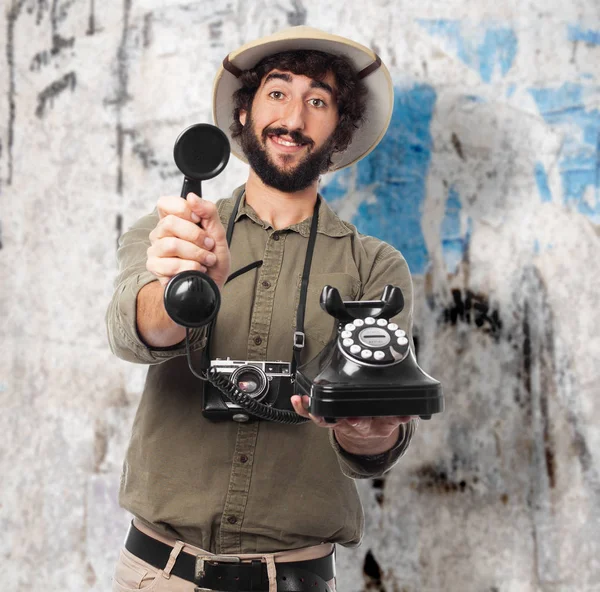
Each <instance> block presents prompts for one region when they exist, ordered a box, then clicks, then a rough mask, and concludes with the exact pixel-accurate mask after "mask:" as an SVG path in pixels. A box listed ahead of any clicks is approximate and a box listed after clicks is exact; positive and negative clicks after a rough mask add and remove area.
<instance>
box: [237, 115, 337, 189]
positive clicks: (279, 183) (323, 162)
mask: <svg viewBox="0 0 600 592" xmlns="http://www.w3.org/2000/svg"><path fill="white" fill-rule="evenodd" d="M283 135H286V136H288V137H290V138H292V140H293V141H294V142H295V143H296V144H306V145H308V154H307V155H306V156H305V157H304V158H303V159H302V160H301V161H300V162H299V163H298V164H297V165H296V166H295V167H294V168H292V169H289V170H284V169H281V168H279V167H278V166H277V165H276V164H275V163H274V162H273V161H272V160H271V158H270V157H269V154H268V153H267V149H266V143H267V141H268V137H269V136H283ZM240 140H241V142H240V143H241V146H242V150H243V151H244V154H245V156H246V158H247V159H248V163H249V164H250V166H251V167H252V169H253V170H254V172H255V173H256V174H257V175H258V177H259V178H260V180H261V181H262V182H263V183H264V184H265V185H268V186H269V187H273V188H274V189H277V190H278V191H283V192H285V193H294V192H296V191H302V190H303V189H306V188H307V187H309V186H310V185H312V184H313V183H314V182H315V181H316V180H317V179H318V178H319V176H320V175H321V174H322V173H325V172H327V170H328V168H329V165H330V160H329V159H330V157H331V155H332V154H333V152H334V142H333V136H331V137H330V138H329V139H328V140H327V141H326V142H325V144H323V146H322V147H321V148H320V149H319V150H317V151H315V152H311V147H312V146H314V142H313V141H312V140H311V139H310V138H308V137H306V136H304V135H302V134H301V133H300V132H298V131H293V132H290V131H288V130H286V129H285V128H281V127H267V128H265V129H264V130H263V132H262V135H261V140H262V142H261V141H260V140H259V138H258V136H257V135H256V133H255V132H254V122H253V120H252V115H251V113H248V117H247V120H246V125H245V126H244V127H243V128H242V133H241V136H240ZM292 159H293V155H291V154H289V155H288V154H284V155H282V160H283V162H284V163H289V162H291V161H292Z"/></svg>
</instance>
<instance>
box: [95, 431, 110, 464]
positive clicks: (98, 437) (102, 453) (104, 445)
mask: <svg viewBox="0 0 600 592" xmlns="http://www.w3.org/2000/svg"><path fill="white" fill-rule="evenodd" d="M107 451H108V434H107V428H106V425H105V424H104V422H101V421H99V420H97V421H96V429H95V431H94V473H100V472H101V467H102V463H103V462H104V459H105V458H106V453H107Z"/></svg>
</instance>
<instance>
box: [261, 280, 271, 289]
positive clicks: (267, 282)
mask: <svg viewBox="0 0 600 592" xmlns="http://www.w3.org/2000/svg"><path fill="white" fill-rule="evenodd" d="M262 287H263V288H270V287H271V282H269V281H267V280H265V281H264V282H263V283H262Z"/></svg>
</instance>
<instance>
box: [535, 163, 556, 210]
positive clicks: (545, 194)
mask: <svg viewBox="0 0 600 592" xmlns="http://www.w3.org/2000/svg"><path fill="white" fill-rule="evenodd" d="M535 181H536V183H537V186H538V190H539V192H540V197H541V198H542V203H546V202H549V201H552V194H551V193H550V186H549V185H548V175H547V174H546V169H545V168H544V165H543V164H542V163H541V162H536V163H535Z"/></svg>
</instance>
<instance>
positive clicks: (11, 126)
mask: <svg viewBox="0 0 600 592" xmlns="http://www.w3.org/2000/svg"><path fill="white" fill-rule="evenodd" d="M24 4H25V0H19V1H18V2H13V4H12V6H11V8H10V10H9V11H8V14H7V15H6V29H7V30H6V61H7V63H8V126H7V128H8V134H7V135H8V139H7V141H8V147H7V175H6V184H7V185H10V184H11V183H12V175H13V152H12V148H13V143H14V139H15V117H16V111H17V107H16V103H15V94H16V89H15V24H16V22H17V19H18V18H19V15H20V13H21V9H22V8H23V5H24Z"/></svg>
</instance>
